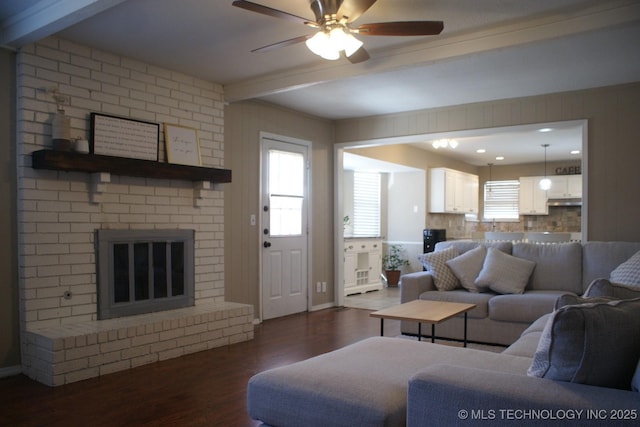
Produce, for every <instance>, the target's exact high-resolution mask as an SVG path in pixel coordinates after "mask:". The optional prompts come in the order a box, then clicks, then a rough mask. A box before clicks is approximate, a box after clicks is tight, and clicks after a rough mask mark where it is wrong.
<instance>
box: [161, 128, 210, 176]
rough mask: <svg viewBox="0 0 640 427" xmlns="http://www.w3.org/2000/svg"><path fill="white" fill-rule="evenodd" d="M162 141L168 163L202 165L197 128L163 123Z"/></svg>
mask: <svg viewBox="0 0 640 427" xmlns="http://www.w3.org/2000/svg"><path fill="white" fill-rule="evenodd" d="M164 142H165V148H166V150H167V161H168V162H169V163H176V164H180V165H189V166H201V165H202V163H201V161H200V142H199V140H198V130H197V129H193V128H189V127H186V126H179V125H172V124H167V123H165V125H164Z"/></svg>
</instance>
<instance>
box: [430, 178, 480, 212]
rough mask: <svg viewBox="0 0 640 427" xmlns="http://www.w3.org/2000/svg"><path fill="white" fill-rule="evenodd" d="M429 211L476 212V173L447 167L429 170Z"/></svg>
mask: <svg viewBox="0 0 640 427" xmlns="http://www.w3.org/2000/svg"><path fill="white" fill-rule="evenodd" d="M430 178H431V179H430V190H431V193H430V205H429V212H431V213H457V214H477V213H478V188H479V187H478V185H479V184H478V182H479V180H478V175H472V174H469V173H465V172H460V171H457V170H453V169H448V168H433V169H431V172H430Z"/></svg>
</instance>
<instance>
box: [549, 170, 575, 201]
mask: <svg viewBox="0 0 640 427" xmlns="http://www.w3.org/2000/svg"><path fill="white" fill-rule="evenodd" d="M549 179H550V180H551V188H550V189H549V190H548V191H547V196H548V197H549V199H580V198H582V175H553V176H550V177H549Z"/></svg>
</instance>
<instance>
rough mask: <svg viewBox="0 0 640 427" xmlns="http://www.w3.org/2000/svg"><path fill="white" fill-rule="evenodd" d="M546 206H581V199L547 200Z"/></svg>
mask: <svg viewBox="0 0 640 427" xmlns="http://www.w3.org/2000/svg"><path fill="white" fill-rule="evenodd" d="M547 206H550V207H552V206H582V199H549V200H547Z"/></svg>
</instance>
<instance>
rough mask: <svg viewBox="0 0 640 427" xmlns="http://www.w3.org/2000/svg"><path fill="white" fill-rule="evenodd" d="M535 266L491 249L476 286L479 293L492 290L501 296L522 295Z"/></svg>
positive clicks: (524, 260)
mask: <svg viewBox="0 0 640 427" xmlns="http://www.w3.org/2000/svg"><path fill="white" fill-rule="evenodd" d="M535 266H536V264H535V263H534V262H531V261H528V260H526V259H520V258H516V257H514V256H511V255H509V254H505V253H504V252H501V251H499V250H497V249H495V248H489V249H488V250H487V256H486V258H485V259H484V265H483V266H482V270H481V271H480V274H479V275H478V277H477V278H476V281H475V283H474V284H475V286H476V287H477V288H478V290H479V291H483V290H486V289H491V290H492V291H494V292H497V293H499V294H521V293H522V292H524V288H525V286H527V281H528V280H529V276H531V272H532V271H533V269H534V268H535Z"/></svg>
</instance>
